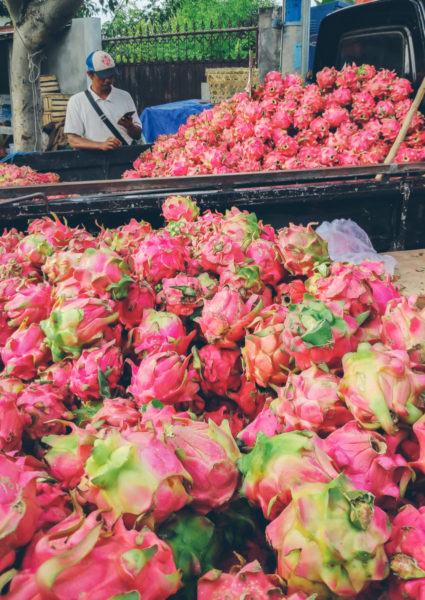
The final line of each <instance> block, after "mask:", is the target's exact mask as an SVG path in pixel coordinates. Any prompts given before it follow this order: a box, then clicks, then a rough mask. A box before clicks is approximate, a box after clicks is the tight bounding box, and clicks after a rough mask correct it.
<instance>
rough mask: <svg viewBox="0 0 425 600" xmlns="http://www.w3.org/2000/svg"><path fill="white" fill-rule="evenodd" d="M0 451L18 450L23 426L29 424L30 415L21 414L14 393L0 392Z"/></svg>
mask: <svg viewBox="0 0 425 600" xmlns="http://www.w3.org/2000/svg"><path fill="white" fill-rule="evenodd" d="M0 413H1V417H2V418H1V421H0V451H1V450H3V451H5V452H11V451H13V450H20V449H21V444H22V433H23V431H24V428H26V427H28V426H29V425H30V424H31V417H30V416H29V415H25V414H22V413H21V412H20V411H19V410H18V407H17V405H16V395H15V394H13V393H11V392H9V393H7V392H6V393H4V392H3V393H1V394H0Z"/></svg>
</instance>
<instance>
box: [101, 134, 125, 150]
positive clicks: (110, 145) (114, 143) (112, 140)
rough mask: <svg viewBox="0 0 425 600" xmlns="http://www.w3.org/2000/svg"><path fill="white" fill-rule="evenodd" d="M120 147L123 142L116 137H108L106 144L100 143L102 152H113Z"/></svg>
mask: <svg viewBox="0 0 425 600" xmlns="http://www.w3.org/2000/svg"><path fill="white" fill-rule="evenodd" d="M120 146H121V142H120V141H119V139H118V138H116V137H114V136H111V137H108V139H107V140H105V141H104V142H100V150H113V149H114V148H119V147H120Z"/></svg>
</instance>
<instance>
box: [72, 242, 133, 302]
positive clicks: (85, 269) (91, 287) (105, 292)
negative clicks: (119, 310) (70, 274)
mask: <svg viewBox="0 0 425 600" xmlns="http://www.w3.org/2000/svg"><path fill="white" fill-rule="evenodd" d="M129 272H130V269H129V267H128V265H127V264H126V263H125V262H124V260H123V259H122V257H121V256H120V255H119V254H117V253H115V252H114V251H113V250H110V249H109V248H98V249H95V248H88V249H87V250H86V251H85V252H84V254H83V255H82V256H81V260H80V262H79V264H78V266H77V267H76V268H75V269H74V277H75V279H76V280H77V281H79V282H80V284H81V286H82V287H83V289H84V290H87V291H88V292H89V293H93V294H96V296H97V297H99V298H109V297H112V298H113V299H114V300H121V299H123V298H125V297H126V296H127V293H128V288H129V286H130V284H131V283H133V279H132V278H131V277H130V276H129Z"/></svg>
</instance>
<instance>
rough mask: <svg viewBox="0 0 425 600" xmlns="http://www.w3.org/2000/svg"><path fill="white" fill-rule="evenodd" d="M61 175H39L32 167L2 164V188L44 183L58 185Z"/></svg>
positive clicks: (0, 169) (0, 173)
mask: <svg viewBox="0 0 425 600" xmlns="http://www.w3.org/2000/svg"><path fill="white" fill-rule="evenodd" d="M57 181H59V175H57V174H56V173H38V171H35V170H34V169H32V168H31V167H28V166H22V167H18V166H17V165H8V164H6V163H0V187H10V186H13V185H38V184H44V183H56V182H57Z"/></svg>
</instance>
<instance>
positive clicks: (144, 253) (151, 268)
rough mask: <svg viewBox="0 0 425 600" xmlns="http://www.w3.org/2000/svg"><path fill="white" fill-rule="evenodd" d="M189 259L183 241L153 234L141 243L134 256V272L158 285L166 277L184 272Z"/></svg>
mask: <svg viewBox="0 0 425 600" xmlns="http://www.w3.org/2000/svg"><path fill="white" fill-rule="evenodd" d="M187 258H188V257H187V253H186V249H185V246H184V243H183V239H181V238H178V237H171V236H170V235H165V233H162V234H159V233H157V234H155V233H152V234H149V235H148V236H146V238H145V239H143V240H142V241H141V242H140V245H139V249H138V251H137V253H136V254H135V256H134V270H135V272H136V273H137V275H139V276H140V277H142V278H143V279H146V280H147V281H149V282H152V283H154V284H157V283H159V282H160V281H161V279H164V278H165V277H174V276H175V275H177V273H179V272H184V271H185V270H186V268H185V266H186V260H187Z"/></svg>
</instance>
